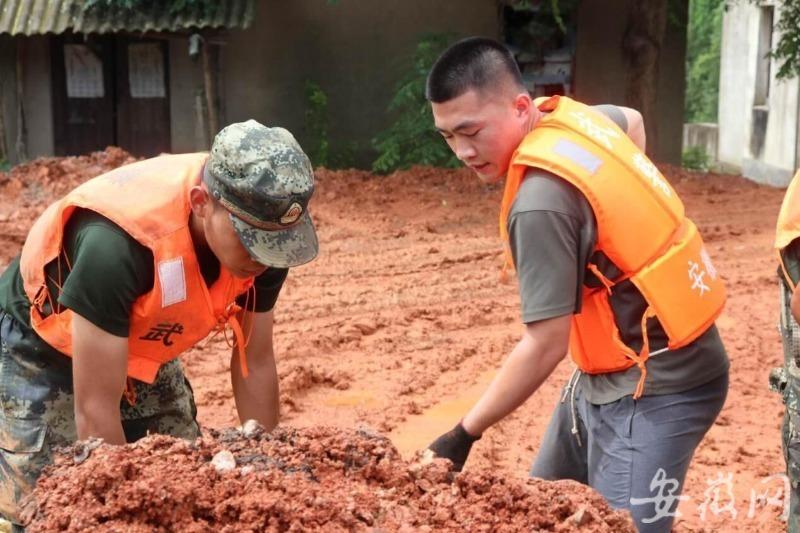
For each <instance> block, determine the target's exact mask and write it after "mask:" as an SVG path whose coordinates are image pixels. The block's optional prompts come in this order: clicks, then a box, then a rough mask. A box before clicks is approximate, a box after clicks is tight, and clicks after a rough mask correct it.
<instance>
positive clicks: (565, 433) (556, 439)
mask: <svg viewBox="0 0 800 533" xmlns="http://www.w3.org/2000/svg"><path fill="white" fill-rule="evenodd" d="M569 387H570V383H568V384H567V389H569ZM565 392H566V394H564V396H563V397H562V401H561V402H560V403H559V404H558V405H557V406H556V410H555V412H554V413H553V418H552V419H551V420H550V425H549V426H548V428H547V431H546V433H545V435H544V438H543V439H542V444H541V447H540V448H539V454H538V456H537V457H536V460H535V461H534V463H533V466H532V467H531V472H530V474H531V476H532V477H538V478H543V479H549V480H556V479H573V480H575V481H578V482H580V483H583V484H586V485H589V486H591V487H593V488H594V489H595V490H597V491H598V492H599V493H600V494H601V495H602V496H603V497H604V498H605V499H606V500H607V501H608V503H609V505H611V506H612V507H614V508H616V509H626V510H629V511H630V512H631V514H632V516H633V519H634V521H635V523H636V527H637V529H638V530H639V531H641V532H656V531H658V532H661V531H670V529H671V527H672V522H673V520H674V517H675V510H676V509H677V506H678V503H679V501H680V500H679V499H678V497H679V496H680V494H681V492H682V490H683V481H684V479H685V477H686V472H687V470H688V469H689V462H690V461H691V460H692V455H693V454H694V450H695V448H697V445H698V444H700V441H701V440H702V439H703V436H704V435H705V434H706V432H707V431H708V429H709V428H710V427H711V425H712V424H713V423H714V420H716V418H717V415H718V414H719V412H720V411H721V410H722V405H723V404H724V403H725V397H726V396H727V393H728V373H727V372H726V373H725V374H724V375H722V376H720V377H718V378H716V379H714V380H712V381H710V382H708V383H706V384H705V385H701V386H700V387H697V388H694V389H691V390H688V391H685V392H681V393H678V394H665V395H660V396H644V397H642V398H640V399H639V400H636V401H634V400H633V398H632V397H631V396H625V397H624V398H622V399H620V400H617V401H616V402H612V403H608V404H604V405H594V404H591V403H589V402H588V401H586V400H585V398H584V397H583V395H582V392H581V386H580V380H578V382H577V384H576V386H575V388H574V391H573V390H565Z"/></svg>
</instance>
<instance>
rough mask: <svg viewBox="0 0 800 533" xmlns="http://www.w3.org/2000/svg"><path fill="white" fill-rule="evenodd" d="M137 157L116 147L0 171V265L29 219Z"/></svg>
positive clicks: (43, 159)
mask: <svg viewBox="0 0 800 533" xmlns="http://www.w3.org/2000/svg"><path fill="white" fill-rule="evenodd" d="M136 160H137V158H136V157H134V156H132V155H131V154H129V153H128V152H126V151H125V150H123V149H122V148H118V147H116V146H109V147H108V148H106V149H105V150H103V151H100V152H93V153H91V154H89V155H82V156H77V157H41V158H39V159H35V160H33V161H31V162H29V163H25V164H23V165H18V166H16V167H14V168H12V169H11V170H10V171H9V172H0V267H2V266H3V265H5V264H6V263H7V262H8V260H9V259H10V258H11V257H13V256H14V255H16V253H17V252H18V251H19V250H18V249H19V248H20V247H21V246H22V243H23V242H25V236H26V235H27V234H28V230H29V229H30V226H31V224H32V223H33V220H34V219H36V217H37V216H39V214H41V212H42V211H44V209H45V207H47V206H48V205H49V204H50V203H51V202H53V201H55V200H57V199H58V198H60V197H61V196H63V195H64V194H66V193H67V192H69V191H70V190H72V189H74V188H75V187H77V186H78V185H80V184H81V183H83V182H84V181H86V180H89V179H91V178H94V177H96V176H99V175H100V174H103V173H104V172H108V171H109V170H113V169H115V168H117V167H120V166H122V165H127V164H128V163H133V162H134V161H136Z"/></svg>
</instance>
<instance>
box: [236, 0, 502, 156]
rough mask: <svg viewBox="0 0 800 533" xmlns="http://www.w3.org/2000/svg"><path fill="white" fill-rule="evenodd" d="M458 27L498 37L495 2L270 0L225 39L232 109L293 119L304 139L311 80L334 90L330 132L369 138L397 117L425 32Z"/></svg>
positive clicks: (240, 115) (335, 137)
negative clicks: (395, 105)
mask: <svg viewBox="0 0 800 533" xmlns="http://www.w3.org/2000/svg"><path fill="white" fill-rule="evenodd" d="M444 31H454V32H457V33H458V34H460V35H464V36H466V35H486V36H491V37H499V35H500V27H499V19H498V11H497V6H496V3H495V2H487V1H485V0H459V1H458V2H430V1H427V0H382V1H380V2H363V1H362V2H357V1H355V0H340V1H339V2H336V3H330V2H328V1H327V0H294V1H292V2H284V1H281V0H265V1H262V2H258V8H257V13H256V19H255V21H254V23H253V25H252V27H251V28H249V29H248V30H246V31H237V32H231V33H230V37H229V42H228V44H226V45H225V46H224V47H222V54H223V57H222V69H223V72H224V73H225V76H224V85H225V86H224V88H223V90H224V93H225V108H226V113H225V118H226V119H227V120H228V121H230V122H234V121H240V120H245V119H248V118H255V119H256V120H259V121H261V122H263V123H265V124H269V125H277V126H283V127H286V128H288V129H289V130H290V131H292V132H293V133H295V134H296V136H297V137H298V139H300V141H301V142H303V141H304V140H305V139H307V136H306V135H305V132H304V131H303V122H304V111H305V108H306V104H305V96H304V88H305V83H306V81H311V82H314V83H317V84H318V85H319V86H320V87H321V88H322V89H323V91H324V92H325V93H326V94H327V96H328V105H329V112H330V128H329V138H330V142H331V143H332V144H333V145H334V146H336V147H339V148H343V147H347V146H348V145H350V144H352V143H354V142H356V143H359V149H358V150H357V152H358V157H357V158H356V162H358V163H361V164H369V163H370V162H371V157H372V155H371V150H370V149H369V148H368V141H369V139H370V138H372V137H373V136H374V135H376V134H377V133H378V132H379V131H381V130H382V129H383V128H385V127H386V126H387V125H388V124H389V123H390V117H389V116H388V115H387V113H386V107H387V105H388V103H389V100H390V99H391V97H392V94H393V90H394V87H395V85H396V84H397V82H398V80H399V78H400V76H401V75H402V73H403V72H404V70H405V69H406V68H407V67H408V65H409V64H410V61H411V57H412V54H413V53H414V49H415V46H416V43H417V42H418V40H419V38H420V36H422V35H423V34H425V33H428V32H444Z"/></svg>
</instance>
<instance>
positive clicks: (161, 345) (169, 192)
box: [20, 153, 253, 383]
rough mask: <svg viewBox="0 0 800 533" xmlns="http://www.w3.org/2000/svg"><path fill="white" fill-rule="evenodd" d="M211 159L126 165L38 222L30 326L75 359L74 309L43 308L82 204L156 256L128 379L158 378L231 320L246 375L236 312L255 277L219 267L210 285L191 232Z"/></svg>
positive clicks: (25, 275) (28, 277)
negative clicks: (194, 198)
mask: <svg viewBox="0 0 800 533" xmlns="http://www.w3.org/2000/svg"><path fill="white" fill-rule="evenodd" d="M207 157H208V155H207V154H203V153H199V154H184V155H166V156H161V157H156V158H153V159H148V160H145V161H140V162H137V163H133V164H131V165H126V166H124V167H120V168H118V169H115V170H112V171H111V172H108V173H106V174H103V175H102V176H98V177H97V178H94V179H92V180H89V181H87V182H86V183H84V184H82V185H80V186H79V187H77V188H76V189H74V190H73V191H72V192H70V193H69V194H67V195H66V196H65V197H64V198H62V199H61V200H59V201H57V202H55V203H54V204H52V205H50V206H49V207H48V208H47V210H45V212H44V213H43V214H42V215H41V216H40V217H39V218H38V219H37V220H36V222H35V223H34V225H33V227H32V229H31V231H30V233H29V234H28V238H27V240H26V241H25V245H24V247H23V248H22V257H21V259H20V272H21V275H22V280H23V284H24V288H25V293H26V294H27V296H28V298H29V300H30V301H31V326H32V327H33V329H34V330H35V331H36V333H37V334H38V335H39V336H40V337H41V338H42V339H44V341H45V342H47V344H49V345H50V346H52V347H53V348H55V349H56V350H58V351H59V352H61V353H63V354H65V355H68V356H72V329H71V327H72V311H70V310H69V309H64V310H62V311H61V312H58V313H57V312H55V311H54V312H52V313H47V312H45V311H44V310H45V309H46V306H45V303H46V302H47V301H48V300H49V298H50V295H49V291H48V290H47V285H46V279H45V270H44V268H45V265H47V264H48V263H50V262H51V261H54V260H60V257H61V255H62V239H63V233H64V227H65V225H66V224H67V221H68V220H69V218H70V215H71V214H72V213H73V211H74V210H75V209H76V208H84V209H90V210H92V211H95V212H97V213H99V214H101V215H103V216H104V217H106V218H108V219H110V220H111V221H113V222H114V223H116V224H117V225H119V226H120V227H121V228H122V229H123V230H125V231H126V232H127V233H128V234H129V235H130V236H131V237H133V238H134V239H136V240H137V241H138V242H139V243H141V244H142V245H144V246H146V247H147V248H149V249H150V250H151V251H152V253H153V260H154V273H155V275H154V284H153V288H152V290H151V291H149V292H148V293H146V294H144V295H142V296H141V297H139V298H138V299H136V300H135V302H134V304H133V308H132V310H131V316H130V330H129V336H128V376H130V377H132V378H136V379H138V380H141V381H144V382H147V383H152V382H153V381H154V379H155V377H156V373H157V372H158V369H159V367H160V366H161V365H162V364H164V363H166V362H168V361H170V360H172V359H174V358H176V357H178V355H180V354H181V353H182V352H184V351H185V350H187V349H189V348H191V347H192V346H193V345H194V344H196V343H197V342H198V341H200V340H202V339H203V338H204V337H205V336H206V335H208V333H209V332H211V331H212V330H213V329H214V328H219V329H222V328H224V327H225V326H226V325H230V326H231V327H232V328H233V330H234V332H235V333H236V341H237V344H238V347H239V357H240V364H241V365H242V371H243V373H244V374H245V375H247V367H246V360H245V357H244V344H245V341H244V336H243V335H242V332H241V327H239V324H238V323H237V322H236V319H235V317H234V314H235V313H236V312H237V311H238V310H239V307H238V306H236V304H235V299H236V297H237V296H238V295H240V294H242V293H244V292H245V291H247V290H248V289H249V288H250V287H251V286H252V284H253V278H247V279H240V278H236V277H234V276H233V275H232V274H231V273H230V272H229V271H228V270H227V269H225V267H223V266H221V265H220V274H219V278H218V279H217V280H216V282H214V284H213V285H212V286H211V287H207V286H206V283H205V281H204V280H203V276H202V275H201V273H200V266H199V264H198V261H197V257H196V255H195V251H194V245H193V243H192V237H191V234H190V231H189V217H190V213H191V208H190V204H189V190H190V189H191V187H192V186H194V185H197V184H198V183H199V180H200V175H201V171H202V168H203V164H204V163H205V160H206V158H207ZM48 303H50V305H49V308H50V309H54V310H55V309H56V306H55V305H52V302H48Z"/></svg>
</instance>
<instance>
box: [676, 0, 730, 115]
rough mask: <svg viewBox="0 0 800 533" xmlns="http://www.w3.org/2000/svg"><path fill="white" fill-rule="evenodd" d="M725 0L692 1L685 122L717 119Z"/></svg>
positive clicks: (687, 58)
mask: <svg viewBox="0 0 800 533" xmlns="http://www.w3.org/2000/svg"><path fill="white" fill-rule="evenodd" d="M724 10H725V1H724V0H691V2H690V3H689V26H688V29H687V34H688V36H687V44H686V106H685V108H684V113H685V115H684V118H685V122H716V120H717V102H718V97H719V69H720V63H719V61H720V42H721V40H722V14H723V13H724Z"/></svg>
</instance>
